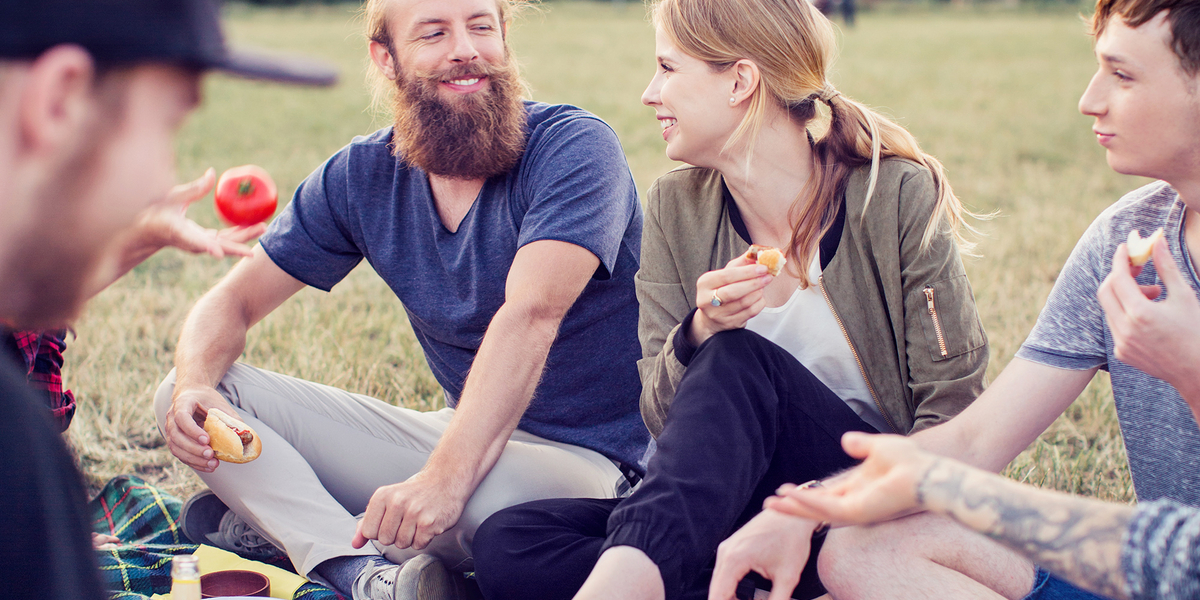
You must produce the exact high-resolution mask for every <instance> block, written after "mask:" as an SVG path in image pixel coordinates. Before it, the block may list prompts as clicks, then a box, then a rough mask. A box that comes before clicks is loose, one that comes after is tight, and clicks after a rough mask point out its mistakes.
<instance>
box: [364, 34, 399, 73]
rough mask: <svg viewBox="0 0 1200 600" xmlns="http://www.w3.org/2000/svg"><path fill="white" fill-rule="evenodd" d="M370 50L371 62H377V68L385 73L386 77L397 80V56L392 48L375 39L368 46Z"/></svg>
mask: <svg viewBox="0 0 1200 600" xmlns="http://www.w3.org/2000/svg"><path fill="white" fill-rule="evenodd" d="M368 51H369V52H370V53H371V62H373V63H375V68H377V69H379V72H380V73H383V76H384V77H387V78H388V79H391V80H392V81H395V80H396V57H394V56H392V52H391V50H388V47H387V46H384V45H383V44H380V43H379V42H376V41H374V40H372V41H371V43H370V44H369V46H368Z"/></svg>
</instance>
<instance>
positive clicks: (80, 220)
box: [0, 112, 125, 329]
mask: <svg viewBox="0 0 1200 600" xmlns="http://www.w3.org/2000/svg"><path fill="white" fill-rule="evenodd" d="M124 118H125V115H124V114H123V113H122V112H112V113H106V115H105V118H104V119H103V120H102V122H98V123H96V124H94V125H93V126H92V127H91V128H89V130H88V131H86V132H84V133H83V134H81V136H80V142H79V145H78V146H77V147H76V148H74V150H73V151H72V152H71V154H70V155H69V156H68V158H66V159H65V160H64V161H63V162H62V163H61V164H60V165H59V166H58V168H57V169H56V172H57V175H56V176H53V177H49V178H47V183H46V184H44V185H42V186H40V187H39V188H38V189H36V190H32V191H31V192H30V193H31V195H32V197H33V199H34V202H35V203H36V204H35V205H36V208H35V211H34V214H33V215H32V218H31V219H30V221H29V226H28V227H26V228H25V229H24V230H23V231H20V232H18V233H17V235H16V236H15V237H16V244H15V245H14V246H13V250H12V252H10V253H9V255H8V256H7V257H6V260H7V262H6V263H0V284H2V285H3V289H0V295H2V298H0V307H3V310H2V312H0V322H4V323H6V324H9V325H15V326H17V327H20V328H27V329H34V328H39V329H40V328H52V327H62V326H64V325H67V324H69V323H70V321H71V320H73V319H74V318H75V317H77V316H78V314H79V312H80V310H82V308H83V306H84V303H85V302H86V301H87V298H88V291H89V289H90V287H91V285H92V284H93V282H94V281H95V279H96V276H97V272H98V271H99V270H100V268H101V266H102V265H104V264H106V261H107V260H108V259H109V257H108V252H107V250H108V249H109V246H110V245H111V241H112V238H113V235H111V233H113V232H107V231H97V230H96V224H95V223H94V222H89V221H94V219H91V218H89V217H88V216H87V215H86V213H85V210H84V205H85V203H86V202H87V201H88V200H87V199H88V195H89V194H90V193H92V192H93V191H94V188H95V187H96V185H97V181H98V180H99V179H100V178H101V177H102V176H103V170H104V159H105V157H106V154H105V151H106V146H105V143H104V142H105V140H106V139H108V137H109V135H110V134H111V132H112V131H113V130H114V129H116V124H117V123H118V122H119V121H121V120H122V119H124Z"/></svg>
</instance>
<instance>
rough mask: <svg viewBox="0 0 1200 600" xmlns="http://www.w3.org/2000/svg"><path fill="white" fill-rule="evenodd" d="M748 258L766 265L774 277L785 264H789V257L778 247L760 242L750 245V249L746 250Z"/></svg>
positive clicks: (768, 271)
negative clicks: (761, 244) (762, 244)
mask: <svg viewBox="0 0 1200 600" xmlns="http://www.w3.org/2000/svg"><path fill="white" fill-rule="evenodd" d="M746 258H749V259H750V260H752V261H755V262H757V263H758V264H760V265H763V266H764V267H766V268H767V273H770V274H771V276H772V277H774V276H776V275H779V272H780V271H782V270H783V266H784V265H786V264H787V258H785V257H784V256H783V252H780V251H779V249H778V248H772V247H770V246H760V245H758V244H754V245H752V246H750V249H749V250H747V251H746Z"/></svg>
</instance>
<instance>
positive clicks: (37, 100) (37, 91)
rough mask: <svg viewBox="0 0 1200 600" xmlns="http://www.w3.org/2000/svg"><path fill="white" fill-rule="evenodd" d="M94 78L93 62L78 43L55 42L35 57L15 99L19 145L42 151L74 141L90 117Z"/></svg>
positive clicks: (73, 142)
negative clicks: (16, 99) (22, 86)
mask: <svg viewBox="0 0 1200 600" xmlns="http://www.w3.org/2000/svg"><path fill="white" fill-rule="evenodd" d="M95 79H96V70H95V63H94V62H93V60H92V57H91V55H89V54H88V53H87V51H86V50H84V49H83V48H81V47H79V46H72V45H63V46H55V47H54V48H51V49H50V50H47V51H46V52H43V53H42V55H41V56H39V57H38V58H37V59H36V60H34V61H33V63H32V64H31V65H30V68H29V72H28V75H27V77H26V78H25V81H24V89H23V90H22V92H21V97H20V99H19V100H18V102H19V103H20V104H19V107H18V123H17V127H18V133H19V135H20V143H21V146H22V147H23V148H24V149H25V150H28V151H31V152H34V153H41V152H44V151H47V150H50V151H53V150H54V149H55V148H58V147H62V146H64V145H70V144H75V143H76V142H77V141H78V135H79V132H80V131H81V130H82V129H83V128H84V127H86V126H87V123H88V121H89V119H91V113H92V110H93V106H92V104H93V103H94V102H95V99H94V95H93V86H94V85H95Z"/></svg>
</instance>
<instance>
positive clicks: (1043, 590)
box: [1024, 567, 1108, 600]
mask: <svg viewBox="0 0 1200 600" xmlns="http://www.w3.org/2000/svg"><path fill="white" fill-rule="evenodd" d="M1107 598H1108V597H1107V596H1100V595H1097V594H1093V593H1091V592H1089V591H1087V590H1082V589H1079V588H1077V587H1075V586H1074V585H1072V584H1070V583H1068V582H1067V581H1066V580H1064V579H1059V578H1058V577H1055V576H1054V575H1051V574H1050V572H1049V571H1046V570H1043V569H1042V568H1041V567H1038V568H1037V574H1036V575H1035V576H1034V578H1033V590H1031V591H1030V592H1029V595H1028V596H1025V599H1024V600H1106V599H1107Z"/></svg>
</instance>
